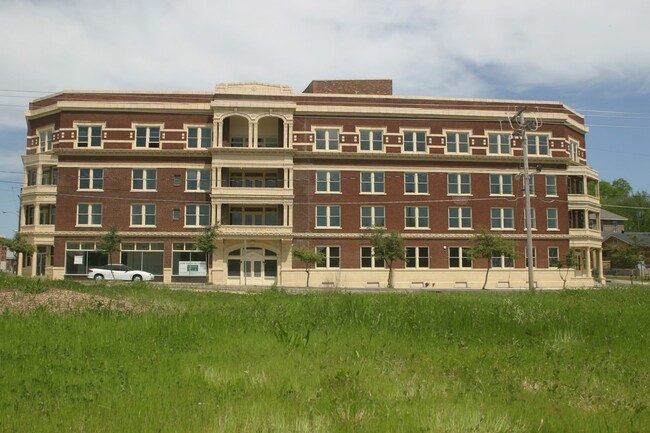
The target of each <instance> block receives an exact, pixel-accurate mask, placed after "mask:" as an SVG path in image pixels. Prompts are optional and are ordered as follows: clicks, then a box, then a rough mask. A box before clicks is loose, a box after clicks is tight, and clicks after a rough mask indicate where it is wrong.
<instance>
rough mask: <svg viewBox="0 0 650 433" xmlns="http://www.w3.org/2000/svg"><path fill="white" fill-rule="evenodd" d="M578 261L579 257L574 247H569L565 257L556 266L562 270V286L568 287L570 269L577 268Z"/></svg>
mask: <svg viewBox="0 0 650 433" xmlns="http://www.w3.org/2000/svg"><path fill="white" fill-rule="evenodd" d="M577 263H578V257H577V255H576V252H575V251H574V250H573V249H569V251H567V253H566V255H565V256H564V258H563V259H560V260H558V261H557V263H556V264H555V266H557V269H558V271H559V272H560V278H562V288H563V289H566V280H567V277H568V276H569V270H571V269H575V267H576V264H577Z"/></svg>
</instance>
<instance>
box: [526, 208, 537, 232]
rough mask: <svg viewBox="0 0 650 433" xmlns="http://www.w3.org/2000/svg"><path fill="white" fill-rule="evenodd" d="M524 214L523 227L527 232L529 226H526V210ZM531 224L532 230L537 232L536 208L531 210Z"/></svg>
mask: <svg viewBox="0 0 650 433" xmlns="http://www.w3.org/2000/svg"><path fill="white" fill-rule="evenodd" d="M522 214H523V216H524V224H523V227H524V230H525V229H526V228H527V227H528V225H526V209H524V211H523V213H522ZM530 222H531V224H530V226H531V227H532V229H533V230H537V219H536V218H535V208H531V209H530Z"/></svg>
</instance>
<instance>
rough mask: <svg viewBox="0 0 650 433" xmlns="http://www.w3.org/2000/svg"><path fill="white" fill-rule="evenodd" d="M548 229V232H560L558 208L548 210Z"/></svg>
mask: <svg viewBox="0 0 650 433" xmlns="http://www.w3.org/2000/svg"><path fill="white" fill-rule="evenodd" d="M546 229H547V230H559V229H560V227H559V225H558V220H557V208H548V209H546Z"/></svg>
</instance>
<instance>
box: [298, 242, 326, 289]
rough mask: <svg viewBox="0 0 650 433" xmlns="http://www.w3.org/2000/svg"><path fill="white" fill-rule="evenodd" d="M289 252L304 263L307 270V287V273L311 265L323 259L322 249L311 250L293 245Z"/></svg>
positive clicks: (319, 262) (321, 261)
mask: <svg viewBox="0 0 650 433" xmlns="http://www.w3.org/2000/svg"><path fill="white" fill-rule="evenodd" d="M291 254H292V255H293V257H295V258H296V259H297V260H299V261H301V262H303V263H304V264H305V272H307V287H309V273H310V272H311V267H312V266H314V265H317V264H321V263H323V261H325V254H323V252H322V251H316V250H312V249H310V248H307V247H293V249H292V250H291Z"/></svg>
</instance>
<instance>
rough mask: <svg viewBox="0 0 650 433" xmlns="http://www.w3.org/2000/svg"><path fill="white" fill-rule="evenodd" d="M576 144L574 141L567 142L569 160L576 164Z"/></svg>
mask: <svg viewBox="0 0 650 433" xmlns="http://www.w3.org/2000/svg"><path fill="white" fill-rule="evenodd" d="M578 146H579V144H578V142H577V141H575V140H569V158H571V161H575V162H578Z"/></svg>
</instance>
